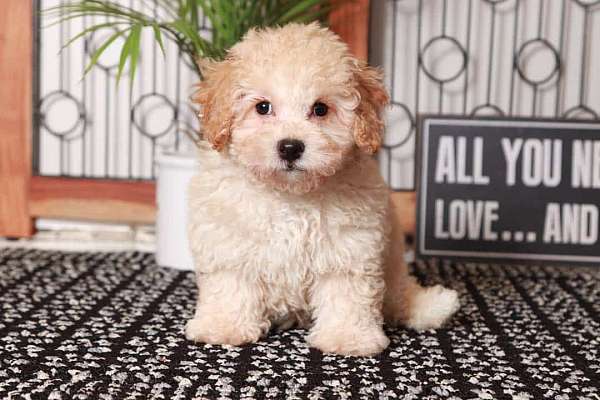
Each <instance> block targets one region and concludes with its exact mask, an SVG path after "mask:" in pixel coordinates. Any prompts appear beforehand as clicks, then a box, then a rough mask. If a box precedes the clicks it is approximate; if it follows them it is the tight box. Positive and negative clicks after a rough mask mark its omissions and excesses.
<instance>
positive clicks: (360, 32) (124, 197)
mask: <svg viewBox="0 0 600 400" xmlns="http://www.w3.org/2000/svg"><path fill="white" fill-rule="evenodd" d="M33 3H34V2H33V1H28V0H3V4H2V12H1V13H0V59H1V60H2V62H1V63H0V82H2V91H1V92H0V109H1V110H2V113H0V236H9V237H27V236H30V235H31V234H32V233H33V218H36V217H50V218H64V219H83V220H100V221H115V222H128V223H153V222H154V219H155V213H156V205H155V191H156V188H155V184H154V182H141V181H119V180H110V179H108V180H99V179H78V178H53V177H40V176H32V134H33V133H32V115H33V112H32V111H33V108H32V107H33V104H32V85H31V82H32V77H33V69H32V65H33V32H34V25H33V12H34V10H33ZM329 22H330V25H331V28H332V29H333V30H334V31H335V32H337V33H338V34H339V35H340V36H341V37H342V38H343V39H344V40H345V41H346V42H347V43H348V45H349V46H350V49H351V51H352V52H353V54H354V55H355V56H356V57H358V58H361V59H363V60H367V57H368V31H369V0H352V1H349V2H346V3H344V4H343V5H342V6H340V7H339V8H337V9H336V10H335V11H334V12H332V14H331V15H330V19H329ZM392 201H393V203H394V205H395V209H396V215H397V216H398V218H400V220H401V221H402V222H403V225H404V228H405V230H406V231H408V232H414V221H415V195H414V192H400V193H394V194H393V195H392Z"/></svg>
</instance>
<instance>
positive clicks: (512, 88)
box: [508, 0, 521, 115]
mask: <svg viewBox="0 0 600 400" xmlns="http://www.w3.org/2000/svg"><path fill="white" fill-rule="evenodd" d="M520 7H521V1H520V0H516V3H515V25H514V29H513V66H512V74H511V77H510V97H509V104H508V109H509V111H508V113H509V115H513V107H514V105H515V102H514V100H515V96H514V93H515V75H516V74H517V62H518V60H517V36H518V34H519V10H520Z"/></svg>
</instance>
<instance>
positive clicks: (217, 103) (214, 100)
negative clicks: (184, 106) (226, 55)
mask: <svg viewBox="0 0 600 400" xmlns="http://www.w3.org/2000/svg"><path fill="white" fill-rule="evenodd" d="M197 63H198V67H199V68H200V72H201V74H202V81H201V82H200V83H199V84H198V89H197V90H196V93H194V96H193V97H192V101H193V102H194V103H196V104H199V105H200V114H199V117H200V123H201V130H202V136H203V137H204V138H205V139H206V140H207V141H208V142H209V143H210V144H211V145H212V147H213V148H214V149H215V150H218V151H221V150H223V148H224V147H225V145H226V144H227V142H229V138H230V137H231V125H232V123H233V109H232V99H233V95H232V91H233V85H232V72H233V71H232V70H233V66H232V61H231V59H225V60H224V61H219V62H216V61H213V60H208V59H199V60H197Z"/></svg>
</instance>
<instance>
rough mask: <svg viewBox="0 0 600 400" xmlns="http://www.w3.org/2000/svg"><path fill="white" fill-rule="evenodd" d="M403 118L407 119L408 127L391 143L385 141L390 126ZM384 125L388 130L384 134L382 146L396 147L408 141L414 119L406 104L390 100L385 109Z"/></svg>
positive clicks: (413, 126)
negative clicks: (390, 102)
mask: <svg viewBox="0 0 600 400" xmlns="http://www.w3.org/2000/svg"><path fill="white" fill-rule="evenodd" d="M404 120H407V121H408V129H406V131H405V132H404V133H403V134H402V135H401V136H400V139H399V140H396V141H395V142H391V143H390V142H387V141H386V140H385V138H387V137H389V136H390V134H389V133H390V132H389V129H390V127H393V126H394V125H396V124H398V123H401V122H402V121H404ZM385 126H386V131H388V132H387V133H386V135H385V136H384V141H383V147H386V148H396V147H400V146H402V145H403V144H405V143H406V142H408V140H409V139H410V137H411V136H412V133H413V130H414V128H415V120H414V118H413V116H412V113H411V112H410V110H409V109H408V107H407V106H406V104H404V103H398V102H392V104H390V106H389V107H388V108H387V109H386V110H385ZM394 136H397V135H394Z"/></svg>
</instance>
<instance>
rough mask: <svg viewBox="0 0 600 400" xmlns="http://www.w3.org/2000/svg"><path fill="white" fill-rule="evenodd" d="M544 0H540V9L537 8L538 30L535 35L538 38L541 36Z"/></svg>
mask: <svg viewBox="0 0 600 400" xmlns="http://www.w3.org/2000/svg"><path fill="white" fill-rule="evenodd" d="M544 1H547V0H540V3H539V4H540V9H539V15H538V32H537V37H538V39H541V38H542V28H543V27H544Z"/></svg>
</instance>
